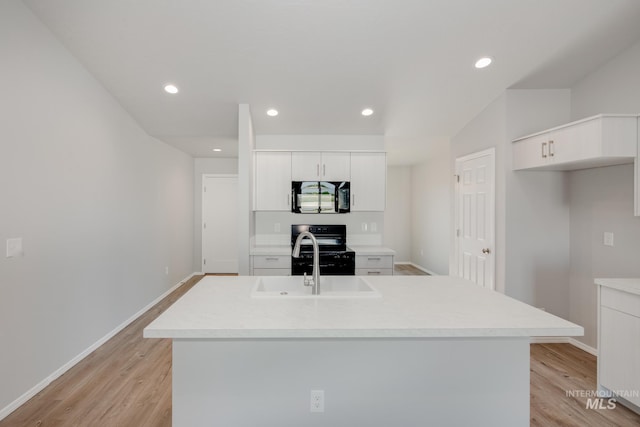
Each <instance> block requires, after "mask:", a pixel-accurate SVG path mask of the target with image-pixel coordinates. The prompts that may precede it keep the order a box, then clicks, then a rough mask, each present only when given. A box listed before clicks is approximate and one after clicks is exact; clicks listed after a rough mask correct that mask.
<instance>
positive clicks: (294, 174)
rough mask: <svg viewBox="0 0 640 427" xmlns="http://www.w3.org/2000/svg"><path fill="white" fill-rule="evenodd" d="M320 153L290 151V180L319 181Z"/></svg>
mask: <svg viewBox="0 0 640 427" xmlns="http://www.w3.org/2000/svg"><path fill="white" fill-rule="evenodd" d="M321 168H322V155H321V154H320V153H318V152H306V151H299V152H295V151H294V152H293V153H291V180H292V181H320V179H321V177H320V176H321V173H322V172H321Z"/></svg>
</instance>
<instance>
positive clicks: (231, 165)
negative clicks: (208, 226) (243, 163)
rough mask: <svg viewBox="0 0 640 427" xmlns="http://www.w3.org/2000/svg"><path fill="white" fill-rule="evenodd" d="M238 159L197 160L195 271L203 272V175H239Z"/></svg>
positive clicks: (194, 223) (195, 167)
mask: <svg viewBox="0 0 640 427" xmlns="http://www.w3.org/2000/svg"><path fill="white" fill-rule="evenodd" d="M237 173H238V159H236V158H196V159H194V170H193V198H194V208H193V217H194V221H193V271H201V270H202V175H203V174H230V175H233V174H237Z"/></svg>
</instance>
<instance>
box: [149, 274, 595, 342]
mask: <svg viewBox="0 0 640 427" xmlns="http://www.w3.org/2000/svg"><path fill="white" fill-rule="evenodd" d="M257 279H258V278H257V277H254V276H235V277H229V276H226V277H223V276H217V277H216V276H207V277H205V278H203V279H202V280H201V281H200V282H199V283H198V284H196V285H195V286H194V287H193V288H192V289H191V290H190V291H189V292H187V293H186V294H185V295H184V296H183V297H182V298H181V299H179V300H178V301H177V302H176V303H174V304H173V305H172V306H171V307H170V308H169V309H167V310H166V311H165V312H164V313H163V314H161V315H160V316H159V317H158V318H157V319H156V320H154V321H153V322H152V323H151V324H150V325H149V326H147V327H146V328H145V330H144V336H145V337H147V338H177V339H179V338H214V339H234V338H371V337H374V338H411V337H440V338H441V337H457V338H463V337H523V336H580V335H583V333H584V330H583V328H582V327H580V326H578V325H575V324H573V323H571V322H568V321H566V320H563V319H561V318H559V317H556V316H553V315H551V314H549V313H546V312H544V311H541V310H539V309H537V308H534V307H531V306H529V305H526V304H524V303H521V302H519V301H516V300H514V299H512V298H509V297H507V296H505V295H502V294H500V293H497V292H494V291H490V290H487V289H484V288H481V287H479V286H477V285H474V284H472V283H471V282H468V281H465V280H463V279H459V278H453V277H448V276H381V277H367V278H366V280H367V281H368V282H369V283H370V284H371V285H372V286H374V287H375V288H376V289H377V290H378V291H379V292H380V293H381V294H382V298H352V299H330V298H325V299H287V298H286V297H285V298H283V299H280V298H251V297H250V292H251V288H252V287H253V286H254V284H255V283H256V280H257Z"/></svg>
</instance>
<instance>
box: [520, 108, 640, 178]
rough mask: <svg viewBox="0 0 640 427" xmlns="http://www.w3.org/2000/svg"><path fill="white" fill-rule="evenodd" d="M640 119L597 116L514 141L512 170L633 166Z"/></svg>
mask: <svg viewBox="0 0 640 427" xmlns="http://www.w3.org/2000/svg"><path fill="white" fill-rule="evenodd" d="M637 144H638V118H637V116H632V115H598V116H594V117H589V118H586V119H583V120H579V121H576V122H573V123H569V124H567V125H564V126H558V127H556V128H553V129H549V130H546V131H543V132H539V133H536V134H534V135H530V136H527V137H523V138H519V139H516V140H514V141H513V145H512V155H513V157H512V160H513V164H512V168H513V170H526V169H530V170H561V171H562V170H576V169H585V168H591V167H599V166H611V165H618V164H624V163H631V162H633V160H634V159H635V157H636V155H637V150H638V148H637Z"/></svg>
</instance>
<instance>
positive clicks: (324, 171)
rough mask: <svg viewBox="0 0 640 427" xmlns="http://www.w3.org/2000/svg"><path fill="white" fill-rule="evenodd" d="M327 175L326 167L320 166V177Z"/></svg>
mask: <svg viewBox="0 0 640 427" xmlns="http://www.w3.org/2000/svg"><path fill="white" fill-rule="evenodd" d="M326 174H327V165H322V176H325V175H326Z"/></svg>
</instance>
